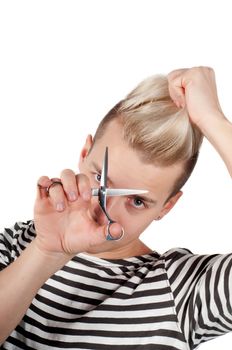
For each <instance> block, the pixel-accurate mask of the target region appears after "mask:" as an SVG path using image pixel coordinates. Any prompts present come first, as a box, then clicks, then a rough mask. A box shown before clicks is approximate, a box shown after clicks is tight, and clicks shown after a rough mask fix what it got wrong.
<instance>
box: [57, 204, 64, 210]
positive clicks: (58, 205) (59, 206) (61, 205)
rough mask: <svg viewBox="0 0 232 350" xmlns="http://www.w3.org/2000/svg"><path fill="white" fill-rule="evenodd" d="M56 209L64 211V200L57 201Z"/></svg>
mask: <svg viewBox="0 0 232 350" xmlns="http://www.w3.org/2000/svg"><path fill="white" fill-rule="evenodd" d="M56 210H57V211H63V210H64V203H63V202H60V203H57V205H56Z"/></svg>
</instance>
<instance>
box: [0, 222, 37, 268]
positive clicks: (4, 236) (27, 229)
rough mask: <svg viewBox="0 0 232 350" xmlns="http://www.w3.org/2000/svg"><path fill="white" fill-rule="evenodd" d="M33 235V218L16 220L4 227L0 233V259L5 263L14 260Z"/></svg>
mask: <svg viewBox="0 0 232 350" xmlns="http://www.w3.org/2000/svg"><path fill="white" fill-rule="evenodd" d="M35 236H36V231H35V226H34V221H33V220H28V221H17V222H15V224H13V225H12V226H10V227H5V228H4V229H3V230H2V232H1V233H0V260H1V261H4V262H5V264H7V265H8V264H9V263H11V262H12V261H14V260H15V259H16V258H17V257H18V256H19V255H20V254H21V252H22V251H23V250H24V249H25V248H26V246H27V245H28V244H29V243H30V242H31V241H32V240H33V239H34V238H35Z"/></svg>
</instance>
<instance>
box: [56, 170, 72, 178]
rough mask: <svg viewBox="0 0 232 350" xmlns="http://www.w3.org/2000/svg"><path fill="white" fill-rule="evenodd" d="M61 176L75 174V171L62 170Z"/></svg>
mask: <svg viewBox="0 0 232 350" xmlns="http://www.w3.org/2000/svg"><path fill="white" fill-rule="evenodd" d="M60 175H61V178H64V177H67V176H73V175H74V176H75V173H74V171H73V170H72V169H64V170H62V171H61V174H60Z"/></svg>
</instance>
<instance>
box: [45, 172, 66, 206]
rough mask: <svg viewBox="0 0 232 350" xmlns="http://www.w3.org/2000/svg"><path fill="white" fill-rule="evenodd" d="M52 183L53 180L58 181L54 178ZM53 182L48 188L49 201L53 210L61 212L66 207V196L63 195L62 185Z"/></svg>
mask: <svg viewBox="0 0 232 350" xmlns="http://www.w3.org/2000/svg"><path fill="white" fill-rule="evenodd" d="M52 180H53V181H55V180H59V181H60V179H58V178H56V179H55V178H54V179H52ZM53 181H51V182H52V184H51V186H50V187H49V199H50V201H51V203H52V205H53V207H54V208H55V210H57V211H60V212H61V211H63V210H64V209H65V207H66V202H67V199H66V196H65V193H64V189H63V185H62V183H60V182H59V183H54V182H53Z"/></svg>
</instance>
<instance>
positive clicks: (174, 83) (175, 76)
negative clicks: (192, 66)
mask: <svg viewBox="0 0 232 350" xmlns="http://www.w3.org/2000/svg"><path fill="white" fill-rule="evenodd" d="M186 71H187V69H177V70H174V71H172V72H170V73H169V74H168V76H167V77H168V83H169V84H168V89H169V94H170V96H171V98H172V100H173V101H174V103H175V104H176V105H177V107H180V106H181V107H184V105H185V89H184V86H183V76H184V74H185V73H186Z"/></svg>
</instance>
